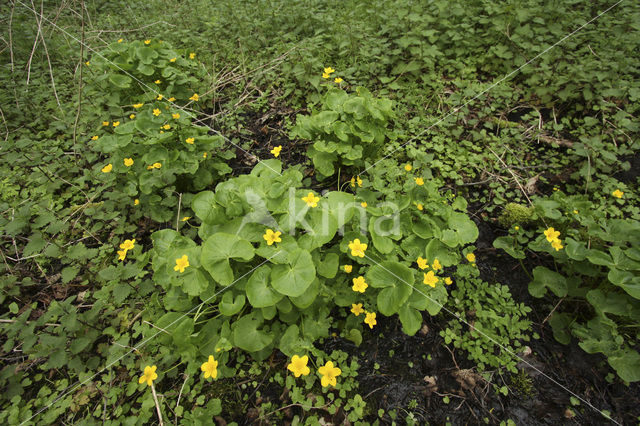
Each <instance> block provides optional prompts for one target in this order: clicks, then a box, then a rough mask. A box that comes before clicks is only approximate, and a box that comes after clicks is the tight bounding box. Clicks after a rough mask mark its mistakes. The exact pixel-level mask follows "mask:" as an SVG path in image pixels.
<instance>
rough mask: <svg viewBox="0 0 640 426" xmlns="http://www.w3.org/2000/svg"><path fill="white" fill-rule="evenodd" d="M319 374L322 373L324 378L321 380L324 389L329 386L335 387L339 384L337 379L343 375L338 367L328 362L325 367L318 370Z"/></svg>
mask: <svg viewBox="0 0 640 426" xmlns="http://www.w3.org/2000/svg"><path fill="white" fill-rule="evenodd" d="M318 373H320V375H321V376H322V378H321V379H320V384H322V387H326V386H329V385H331V386H335V385H336V383H337V381H336V377H338V376H339V375H340V374H342V370H340V369H339V368H338V367H335V366H334V365H333V362H331V361H327V363H326V364H325V365H323V366H322V367H320V368H318Z"/></svg>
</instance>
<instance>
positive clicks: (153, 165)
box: [151, 163, 162, 169]
mask: <svg viewBox="0 0 640 426" xmlns="http://www.w3.org/2000/svg"><path fill="white" fill-rule="evenodd" d="M151 166H152V167H153V168H154V169H159V168H160V167H162V163H153V164H152V165H151Z"/></svg>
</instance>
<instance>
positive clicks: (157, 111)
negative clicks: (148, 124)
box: [153, 108, 162, 117]
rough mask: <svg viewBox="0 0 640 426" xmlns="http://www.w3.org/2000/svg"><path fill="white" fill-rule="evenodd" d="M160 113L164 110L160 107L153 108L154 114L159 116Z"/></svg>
mask: <svg viewBox="0 0 640 426" xmlns="http://www.w3.org/2000/svg"><path fill="white" fill-rule="evenodd" d="M160 114H162V112H161V111H160V109H158V108H154V109H153V115H155V116H156V117H157V116H159V115H160Z"/></svg>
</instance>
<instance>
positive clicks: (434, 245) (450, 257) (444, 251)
mask: <svg viewBox="0 0 640 426" xmlns="http://www.w3.org/2000/svg"><path fill="white" fill-rule="evenodd" d="M424 252H425V256H426V258H427V259H428V260H429V262H433V261H434V260H435V259H438V261H439V262H440V263H441V264H442V266H444V267H447V266H453V265H455V264H457V263H458V261H459V259H460V257H459V255H458V253H457V252H456V251H453V250H451V249H450V248H449V247H447V246H446V245H445V244H444V243H442V242H441V241H440V240H438V239H436V238H433V239H431V241H429V243H428V244H427V246H426V247H425V250H424Z"/></svg>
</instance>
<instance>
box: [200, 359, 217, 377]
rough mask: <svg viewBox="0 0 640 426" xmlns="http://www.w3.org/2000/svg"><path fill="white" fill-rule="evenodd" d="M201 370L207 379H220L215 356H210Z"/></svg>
mask: <svg viewBox="0 0 640 426" xmlns="http://www.w3.org/2000/svg"><path fill="white" fill-rule="evenodd" d="M200 370H202V372H203V373H204V378H205V379H208V378H212V379H215V378H216V377H218V361H216V360H215V359H214V358H213V355H209V359H208V360H207V362H203V363H202V365H201V366H200Z"/></svg>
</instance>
